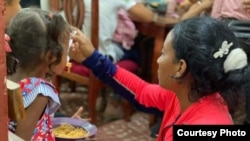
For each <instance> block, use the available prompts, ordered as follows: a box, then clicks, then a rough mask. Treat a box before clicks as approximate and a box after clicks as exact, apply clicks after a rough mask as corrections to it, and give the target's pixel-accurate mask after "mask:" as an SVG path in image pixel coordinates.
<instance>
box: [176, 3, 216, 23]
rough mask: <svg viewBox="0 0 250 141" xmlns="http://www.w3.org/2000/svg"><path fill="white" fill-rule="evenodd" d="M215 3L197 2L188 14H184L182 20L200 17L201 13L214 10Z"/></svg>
mask: <svg viewBox="0 0 250 141" xmlns="http://www.w3.org/2000/svg"><path fill="white" fill-rule="evenodd" d="M213 2H214V0H200V1H197V2H196V3H194V4H193V5H192V6H191V7H190V8H189V10H188V11H187V12H186V13H184V14H183V15H182V16H181V18H180V20H185V19H188V18H192V17H195V16H199V15H200V14H201V12H203V11H206V10H208V9H210V8H212V6H213Z"/></svg>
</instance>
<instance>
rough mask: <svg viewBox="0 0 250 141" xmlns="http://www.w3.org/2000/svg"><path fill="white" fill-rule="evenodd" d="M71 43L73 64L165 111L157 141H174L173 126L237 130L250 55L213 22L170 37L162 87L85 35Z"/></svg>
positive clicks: (184, 27)
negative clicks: (233, 113) (116, 60)
mask: <svg viewBox="0 0 250 141" xmlns="http://www.w3.org/2000/svg"><path fill="white" fill-rule="evenodd" d="M72 39H73V40H74V45H73V46H72V49H71V51H70V56H71V58H72V59H74V60H75V61H77V62H79V63H82V65H85V66H86V67H88V68H89V69H91V70H92V71H93V73H94V74H95V75H96V76H97V77H98V78H99V79H100V80H102V81H104V82H105V83H107V84H109V85H110V86H112V88H113V89H116V90H118V91H121V92H122V91H124V90H126V91H130V92H131V93H132V94H134V95H135V99H136V100H137V101H138V102H139V103H141V104H143V105H145V106H146V107H156V108H158V109H160V110H162V111H164V116H163V121H162V124H161V128H160V133H159V136H158V141H162V140H168V141H172V140H173V133H172V127H173V126H171V125H174V124H181V125H183V124H207V125H210V124H233V121H232V118H231V116H230V114H229V112H230V111H234V110H235V109H234V108H235V107H236V106H237V105H238V103H237V102H238V101H236V100H235V99H238V98H239V92H240V93H247V92H248V89H249V86H250V78H249V75H250V66H249V64H248V57H249V54H247V53H246V52H245V51H244V49H242V48H239V44H238V42H237V39H236V38H235V36H234V34H233V32H232V31H231V30H230V29H229V28H228V27H227V26H225V25H224V24H223V23H222V22H220V21H218V20H215V19H212V18H209V17H196V18H190V19H187V20H184V21H181V22H179V23H178V24H176V25H175V26H174V28H173V29H172V30H171V31H170V32H169V33H168V35H167V37H166V40H165V43H164V46H163V49H162V54H161V56H160V57H159V58H158V60H157V62H158V64H159V68H158V79H159V85H156V84H149V83H147V82H145V81H143V80H142V79H140V78H139V77H137V76H136V75H134V74H132V73H130V72H128V71H126V70H124V69H122V68H121V67H119V66H117V65H115V64H113V63H112V62H111V61H110V60H109V59H107V58H106V57H104V56H103V55H101V54H100V53H98V51H95V49H94V47H93V45H92V44H91V42H90V41H89V39H88V38H87V37H86V36H85V35H83V33H81V32H80V31H78V32H77V34H76V35H72ZM235 76H237V77H235Z"/></svg>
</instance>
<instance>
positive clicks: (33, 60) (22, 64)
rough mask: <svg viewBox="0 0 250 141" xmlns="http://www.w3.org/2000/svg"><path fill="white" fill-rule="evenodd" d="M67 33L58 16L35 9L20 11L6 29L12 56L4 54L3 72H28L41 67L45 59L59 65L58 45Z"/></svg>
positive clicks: (61, 19) (61, 48)
mask: <svg viewBox="0 0 250 141" xmlns="http://www.w3.org/2000/svg"><path fill="white" fill-rule="evenodd" d="M69 33H70V26H69V25H68V24H67V23H66V22H65V21H64V19H63V18H62V16H60V15H56V14H54V15H53V14H52V13H50V12H47V11H43V10H41V9H38V8H24V9H22V10H21V11H20V12H19V13H18V14H17V15H16V16H15V17H14V18H13V20H12V21H11V23H10V25H9V26H8V28H7V34H8V35H9V36H10V41H9V45H10V48H11V50H12V52H9V53H7V72H8V74H13V73H15V72H16V69H17V68H16V67H17V65H16V64H18V67H19V68H21V69H23V70H25V71H32V70H33V69H34V68H36V67H37V66H39V65H41V64H42V63H43V62H44V61H46V60H45V58H46V57H45V56H46V55H47V54H48V53H49V54H50V55H49V57H50V59H51V60H52V58H56V60H55V61H54V62H52V63H51V64H49V67H51V65H57V64H59V63H60V61H61V57H62V54H63V47H62V45H61V44H60V43H59V42H60V41H62V40H65V38H66V37H67V36H69Z"/></svg>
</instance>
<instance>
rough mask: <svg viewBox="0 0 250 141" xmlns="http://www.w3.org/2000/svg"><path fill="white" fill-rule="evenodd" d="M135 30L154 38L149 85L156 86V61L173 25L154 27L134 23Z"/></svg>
mask: <svg viewBox="0 0 250 141" xmlns="http://www.w3.org/2000/svg"><path fill="white" fill-rule="evenodd" d="M135 25H136V28H137V30H138V31H139V32H141V33H143V34H145V35H147V36H150V37H154V38H155V41H154V48H153V53H152V62H150V63H151V65H150V66H151V76H150V77H151V80H150V81H151V83H156V84H158V77H157V70H158V64H157V59H158V57H159V56H160V54H161V50H162V47H163V43H164V41H165V38H166V35H167V34H168V32H169V31H170V30H171V29H172V28H173V26H174V23H172V24H166V25H156V24H154V23H139V22H135Z"/></svg>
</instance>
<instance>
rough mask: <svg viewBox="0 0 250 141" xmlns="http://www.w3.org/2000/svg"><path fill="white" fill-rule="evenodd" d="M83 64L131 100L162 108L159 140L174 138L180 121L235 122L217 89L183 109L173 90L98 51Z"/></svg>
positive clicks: (191, 122)
mask: <svg viewBox="0 0 250 141" xmlns="http://www.w3.org/2000/svg"><path fill="white" fill-rule="evenodd" d="M83 65H86V66H87V67H88V68H90V69H91V70H92V71H93V73H94V74H95V75H96V76H97V77H98V78H99V79H101V80H102V81H103V82H105V83H107V84H109V86H111V87H112V88H113V89H115V90H116V91H117V92H118V93H119V94H120V95H122V96H123V97H125V98H126V99H127V100H129V101H130V102H131V103H133V104H135V105H138V104H137V103H136V102H135V99H136V100H137V101H138V102H139V103H140V104H141V105H145V106H146V107H150V108H152V107H156V108H157V109H159V110H160V111H163V113H164V116H163V120H162V124H161V128H160V133H159V136H158V139H157V140H158V141H172V140H173V131H172V128H173V125H177V124H183V125H184V124H185V125H187V124H189V125H190V124H202V125H204V124H207V125H208V124H210V125H212V124H213V125H215V124H218V125H225V124H233V121H232V119H231V116H230V114H229V111H228V108H227V106H226V104H225V102H224V100H223V99H222V97H221V96H220V94H218V93H215V94H211V95H209V96H206V97H204V98H201V99H200V100H199V101H197V102H195V103H193V104H192V105H190V106H189V107H188V108H187V109H186V110H185V111H184V112H183V113H181V109H180V102H179V100H178V98H177V96H176V95H175V93H174V92H172V91H169V90H166V89H164V88H162V87H160V86H159V85H156V84H150V83H147V82H145V81H143V80H142V79H141V78H139V77H137V76H136V75H135V74H133V73H130V72H128V71H126V70H124V69H122V68H119V67H117V66H115V65H114V64H112V62H111V61H109V60H108V59H107V58H105V57H104V56H102V55H100V54H99V53H98V52H96V51H95V52H94V53H93V54H92V55H91V56H90V57H89V58H88V59H87V60H85V61H84V62H83ZM133 95H135V97H134V96H133ZM145 110H147V109H145Z"/></svg>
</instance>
